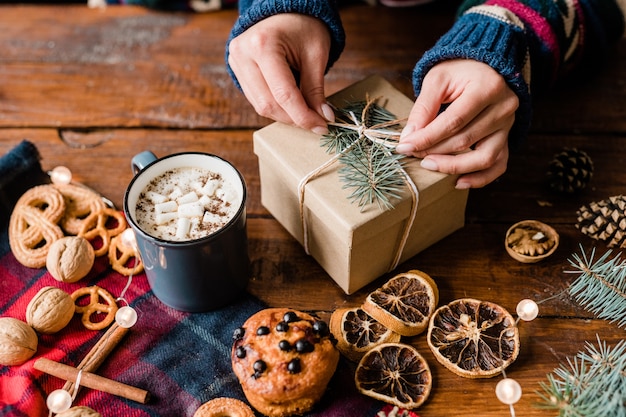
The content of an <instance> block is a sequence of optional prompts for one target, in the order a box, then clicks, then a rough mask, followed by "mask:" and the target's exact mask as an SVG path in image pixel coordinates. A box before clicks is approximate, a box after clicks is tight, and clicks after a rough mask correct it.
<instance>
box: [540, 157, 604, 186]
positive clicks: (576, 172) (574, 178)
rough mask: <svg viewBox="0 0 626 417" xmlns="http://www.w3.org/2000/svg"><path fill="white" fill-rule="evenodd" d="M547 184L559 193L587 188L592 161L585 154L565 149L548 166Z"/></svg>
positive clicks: (591, 171) (591, 172) (591, 173)
mask: <svg viewBox="0 0 626 417" xmlns="http://www.w3.org/2000/svg"><path fill="white" fill-rule="evenodd" d="M547 176H548V184H549V185H550V188H552V189H553V190H555V191H558V192H561V193H574V192H576V191H580V190H582V189H583V188H585V187H586V186H587V184H588V183H589V181H590V180H591V177H592V176H593V161H592V160H591V158H590V157H589V155H587V153H586V152H584V151H580V150H578V149H576V148H565V149H563V151H561V152H559V153H558V154H556V155H554V159H553V160H552V162H550V165H549V166H548V172H547Z"/></svg>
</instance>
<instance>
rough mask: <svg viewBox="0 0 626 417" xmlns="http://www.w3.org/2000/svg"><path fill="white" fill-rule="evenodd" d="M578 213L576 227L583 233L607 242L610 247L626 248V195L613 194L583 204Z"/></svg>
mask: <svg viewBox="0 0 626 417" xmlns="http://www.w3.org/2000/svg"><path fill="white" fill-rule="evenodd" d="M576 215H577V217H578V223H577V224H576V228H577V229H579V230H580V231H581V232H582V233H583V234H585V235H587V236H589V237H591V238H593V239H597V240H601V241H604V242H606V244H607V246H608V247H609V248H612V247H620V248H626V196H623V195H618V196H613V197H609V198H608V199H606V200H602V201H598V202H593V203H591V204H589V205H588V206H582V207H581V208H580V209H578V211H577V212H576Z"/></svg>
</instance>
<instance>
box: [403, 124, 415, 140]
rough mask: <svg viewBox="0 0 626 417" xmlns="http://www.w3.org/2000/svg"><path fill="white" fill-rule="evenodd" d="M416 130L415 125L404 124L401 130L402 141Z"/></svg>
mask: <svg viewBox="0 0 626 417" xmlns="http://www.w3.org/2000/svg"><path fill="white" fill-rule="evenodd" d="M414 131H415V126H414V125H406V126H404V129H402V132H400V142H402V139H404V138H405V137H406V136H408V135H410V134H411V133H413V132H414Z"/></svg>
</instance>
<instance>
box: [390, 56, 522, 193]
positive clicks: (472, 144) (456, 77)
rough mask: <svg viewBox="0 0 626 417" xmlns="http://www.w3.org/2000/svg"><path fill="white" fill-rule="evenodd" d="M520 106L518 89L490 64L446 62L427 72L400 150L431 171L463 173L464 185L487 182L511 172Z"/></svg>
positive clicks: (471, 185)
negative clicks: (512, 135)
mask: <svg viewBox="0 0 626 417" xmlns="http://www.w3.org/2000/svg"><path fill="white" fill-rule="evenodd" d="M442 106H447V107H446V108H445V110H444V111H440V110H441V108H442ZM518 106H519V100H518V98H517V96H516V95H515V93H514V92H513V91H512V90H511V89H510V88H509V87H508V86H507V84H506V82H505V81H504V79H503V78H502V76H501V75H500V74H498V73H497V72H496V71H495V70H494V69H492V68H491V67H490V66H488V65H487V64H484V63H482V62H478V61H474V60H451V61H445V62H442V63H440V64H437V65H436V66H434V67H433V68H432V69H431V70H430V71H429V72H428V73H427V74H426V77H425V78H424V82H423V85H422V90H421V92H420V95H419V97H418V98H417V99H416V100H415V104H414V105H413V108H412V110H411V113H410V115H409V118H408V121H407V125H406V127H405V128H404V130H403V131H402V134H401V136H400V143H399V144H398V146H397V148H396V151H397V152H399V153H403V154H407V155H412V156H415V157H418V158H424V159H423V160H422V166H423V167H424V168H426V169H429V170H433V171H440V172H444V173H448V174H461V175H460V176H459V179H458V180H457V183H456V187H457V188H459V189H465V188H476V187H482V186H485V185H487V184H489V183H490V182H492V181H494V180H495V179H496V178H498V177H499V176H500V175H502V174H503V173H504V172H505V171H506V168H507V161H508V158H509V148H508V135H509V131H510V130H511V127H512V126H513V122H514V121H515V111H516V110H517V108H518Z"/></svg>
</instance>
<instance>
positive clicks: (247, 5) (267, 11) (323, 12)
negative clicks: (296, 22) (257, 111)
mask: <svg viewBox="0 0 626 417" xmlns="http://www.w3.org/2000/svg"><path fill="white" fill-rule="evenodd" d="M278 13H300V14H306V15H309V16H313V17H316V18H318V19H320V20H322V21H323V22H324V23H325V24H326V25H327V26H328V30H329V31H330V34H331V46H330V54H329V57H328V65H327V68H326V70H328V69H329V68H330V67H331V66H332V65H333V64H334V63H335V61H337V59H339V55H341V52H342V51H343V48H344V46H345V42H346V36H345V33H344V30H343V26H342V24H341V19H340V17H339V12H338V6H337V3H336V1H335V0H241V1H240V2H239V18H238V19H237V21H236V22H235V25H234V26H233V28H232V30H231V32H230V36H229V38H228V42H227V44H226V67H227V70H228V73H229V74H230V76H231V77H232V78H233V80H234V81H235V84H236V85H237V87H239V83H238V82H237V78H236V77H235V74H234V73H233V71H232V69H231V68H230V65H228V54H229V46H230V42H231V41H232V40H233V38H235V37H237V36H239V35H241V34H242V33H243V32H244V31H245V30H246V29H248V28H249V27H251V26H252V25H254V24H256V23H258V22H259V21H261V20H263V19H265V18H267V17H270V16H273V15H275V14H278Z"/></svg>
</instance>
